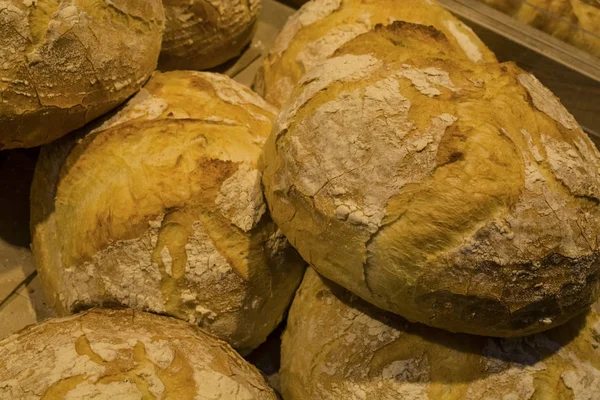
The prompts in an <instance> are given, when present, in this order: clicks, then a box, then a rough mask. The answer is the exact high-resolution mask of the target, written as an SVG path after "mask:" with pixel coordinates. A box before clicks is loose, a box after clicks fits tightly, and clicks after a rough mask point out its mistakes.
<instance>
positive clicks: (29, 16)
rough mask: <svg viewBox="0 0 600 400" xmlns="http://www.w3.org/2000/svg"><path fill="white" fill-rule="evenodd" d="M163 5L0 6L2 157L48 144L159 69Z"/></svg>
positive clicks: (41, 2)
mask: <svg viewBox="0 0 600 400" xmlns="http://www.w3.org/2000/svg"><path fill="white" fill-rule="evenodd" d="M163 27H164V12H163V7H162V4H161V2H160V0H111V1H94V0H78V1H75V0H25V1H24V0H0V150H2V149H9V148H15V147H33V146H39V145H41V144H44V143H48V142H50V141H52V140H54V139H56V138H59V137H61V136H62V135H64V134H65V133H67V132H70V131H72V130H75V129H77V128H80V127H81V126H83V125H84V124H85V123H87V122H89V121H91V120H92V119H94V118H96V117H98V116H100V115H102V114H104V113H106V112H107V111H109V110H110V109H112V108H114V107H116V106H117V105H119V104H120V103H122V102H123V101H125V100H126V99H127V98H128V97H130V96H131V95H132V94H134V93H135V92H136V91H138V90H139V88H140V87H141V86H142V85H143V84H144V82H145V81H146V80H147V79H148V78H149V76H150V74H151V73H152V71H154V69H155V68H156V63H157V60H158V55H159V52H160V41H161V36H162V30H163Z"/></svg>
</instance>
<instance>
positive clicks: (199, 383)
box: [0, 309, 277, 400]
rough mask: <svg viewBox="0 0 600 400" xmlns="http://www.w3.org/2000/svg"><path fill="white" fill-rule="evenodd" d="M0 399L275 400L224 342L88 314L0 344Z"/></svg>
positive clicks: (152, 319) (184, 327) (157, 323)
mask: <svg viewBox="0 0 600 400" xmlns="http://www.w3.org/2000/svg"><path fill="white" fill-rule="evenodd" d="M0 357H1V358H2V363H0V398H2V399H11V400H19V399H28V400H33V399H49V400H52V399H57V400H58V399H92V398H94V399H95V398H98V399H100V398H102V399H109V398H111V399H112V398H120V399H125V398H127V399H142V398H145V399H150V398H152V399H163V400H168V399H171V400H185V399H190V400H191V399H206V400H209V399H222V398H227V399H231V400H267V399H273V400H274V399H277V397H276V395H275V393H274V392H273V391H272V389H270V388H269V386H268V385H267V383H266V382H265V380H264V378H263V377H262V375H261V374H260V372H259V371H258V370H257V369H256V368H254V367H253V366H251V365H250V364H249V363H247V362H246V361H244V360H243V359H242V358H241V357H240V356H239V355H238V354H237V353H236V352H235V351H233V349H232V348H231V347H230V346H229V345H227V344H226V343H224V342H222V341H220V340H218V339H216V338H215V337H213V336H211V335H209V334H207V333H205V332H203V331H202V330H200V329H198V328H196V327H194V326H192V325H190V324H187V323H184V322H182V321H178V320H175V319H172V318H167V317H161V316H157V315H152V314H146V313H142V312H139V311H134V310H100V309H95V310H90V311H88V312H84V313H81V314H78V315H75V316H72V317H68V318H63V319H54V320H49V321H47V322H44V323H42V324H38V325H32V326H30V327H28V328H26V329H24V330H22V331H21V332H19V333H17V334H14V335H12V336H10V337H8V338H6V339H4V340H3V341H0Z"/></svg>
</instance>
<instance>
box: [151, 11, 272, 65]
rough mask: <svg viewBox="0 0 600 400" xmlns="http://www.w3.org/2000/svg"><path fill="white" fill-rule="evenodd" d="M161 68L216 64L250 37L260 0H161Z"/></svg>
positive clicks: (230, 54)
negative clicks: (164, 25)
mask: <svg viewBox="0 0 600 400" xmlns="http://www.w3.org/2000/svg"><path fill="white" fill-rule="evenodd" d="M163 3H164V5H165V15H166V18H167V23H166V28H165V34H164V38H163V42H162V51H161V54H160V60H159V68H160V69H161V70H163V71H164V70H176V69H196V70H204V69H209V68H213V67H216V66H217V65H220V64H222V63H224V62H225V61H227V60H229V59H231V58H233V57H235V56H238V55H239V54H240V53H241V51H242V49H243V48H244V46H246V45H247V44H248V42H250V39H252V34H253V33H254V28H255V25H256V21H257V18H258V13H259V11H260V0H163Z"/></svg>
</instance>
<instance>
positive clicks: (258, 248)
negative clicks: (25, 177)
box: [31, 72, 304, 352]
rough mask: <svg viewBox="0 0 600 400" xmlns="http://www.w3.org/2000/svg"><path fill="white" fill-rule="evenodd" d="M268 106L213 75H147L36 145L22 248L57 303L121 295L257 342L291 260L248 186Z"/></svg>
mask: <svg viewBox="0 0 600 400" xmlns="http://www.w3.org/2000/svg"><path fill="white" fill-rule="evenodd" d="M274 113H275V110H274V109H273V108H272V107H271V106H270V105H268V104H267V103H266V102H264V100H262V99H261V98H260V97H259V96H258V95H256V94H254V93H252V92H251V91H250V90H248V89H247V88H246V87H244V86H243V85H241V84H238V83H236V82H234V81H233V80H231V79H230V78H227V77H225V76H222V75H217V74H211V73H201V72H168V73H164V74H161V73H158V72H157V73H155V74H154V75H153V77H152V78H151V79H150V81H149V82H148V83H147V84H146V86H145V87H144V88H143V89H142V90H141V91H140V92H139V93H138V94H137V95H136V96H135V97H134V98H133V99H131V100H130V101H129V102H128V103H127V105H126V106H125V107H124V108H122V109H121V110H120V111H119V112H118V113H117V114H116V115H115V116H113V117H112V118H110V119H108V120H106V121H104V123H103V124H102V125H101V126H99V127H98V128H96V129H94V130H92V131H91V132H90V131H89V130H86V131H83V132H80V133H79V135H73V137H68V138H64V139H61V140H60V141H57V142H56V143H53V144H51V145H48V146H46V147H44V148H43V149H42V151H41V155H40V158H39V161H38V164H37V167H36V173H35V176H34V181H33V185H32V193H31V199H32V200H31V201H32V203H31V216H32V222H31V229H32V238H33V246H32V248H33V253H34V256H35V259H36V263H37V267H38V270H39V273H40V277H41V278H42V282H43V283H44V285H45V288H46V294H47V296H48V297H49V299H50V302H51V304H53V306H54V307H55V308H56V309H57V311H58V312H59V313H61V314H63V315H64V314H68V313H72V312H75V311H77V310H79V309H81V308H88V307H93V306H107V305H112V304H122V305H126V306H129V307H134V308H138V309H142V310H149V311H153V312H157V313H166V314H168V315H172V316H175V317H178V318H181V319H184V320H187V321H190V322H193V323H195V324H197V325H199V326H200V327H203V328H205V329H207V330H209V331H210V332H211V333H213V334H215V335H217V336H218V337H220V338H221V339H223V340H226V341H227V342H229V343H231V344H232V345H233V346H234V347H235V348H237V349H238V350H240V351H243V352H247V351H249V350H251V349H253V348H255V347H257V346H258V345H259V344H260V343H262V342H263V341H264V340H265V339H266V337H267V335H268V334H269V333H270V332H271V331H272V330H273V329H274V328H275V327H276V326H277V324H278V323H279V322H280V321H281V318H282V316H283V313H284V311H285V310H286V308H287V306H288V305H289V303H290V302H291V300H292V297H293V294H294V291H295V289H296V287H297V286H298V284H299V282H300V279H301V274H302V271H303V269H304V262H303V261H302V259H301V258H300V257H299V256H298V254H297V253H296V252H295V250H294V249H293V248H291V246H289V245H288V244H287V242H286V241H285V240H283V241H282V240H279V237H280V236H281V234H280V233H278V230H277V227H276V226H275V224H274V223H273V222H272V220H271V218H270V217H269V215H268V213H266V205H265V203H264V199H263V195H262V190H261V176H262V173H261V166H260V165H259V157H260V154H261V151H262V147H263V144H264V141H265V140H266V138H267V136H268V134H269V132H270V130H271V123H272V120H273V118H274Z"/></svg>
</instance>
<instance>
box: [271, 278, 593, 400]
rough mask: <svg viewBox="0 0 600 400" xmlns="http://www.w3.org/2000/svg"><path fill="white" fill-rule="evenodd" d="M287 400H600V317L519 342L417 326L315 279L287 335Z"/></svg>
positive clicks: (304, 290)
mask: <svg viewBox="0 0 600 400" xmlns="http://www.w3.org/2000/svg"><path fill="white" fill-rule="evenodd" d="M281 351H282V354H281V372H280V376H281V386H282V394H283V396H284V398H285V399H286V400H306V399H319V400H338V399H344V400H359V399H377V400H397V399H414V400H427V399H430V400H481V399H485V400H507V399H511V400H533V399H544V400H565V399H573V400H583V399H587V400H593V399H597V398H598V396H599V395H600V314H598V313H597V312H591V313H590V314H589V315H588V316H587V319H586V317H585V316H583V315H582V316H580V317H577V318H575V319H573V320H571V321H570V322H569V323H567V324H566V325H564V326H560V327H558V328H555V329H553V330H550V331H548V332H544V333H539V334H536V335H533V336H530V337H527V338H520V339H497V338H485V337H480V336H469V335H464V334H452V333H449V332H445V331H442V330H438V329H434V328H429V327H427V326H425V325H421V324H411V323H409V322H406V321H405V320H404V319H402V318H399V317H397V316H395V315H393V314H390V313H386V312H383V311H381V310H379V309H377V308H376V307H373V306H372V305H370V304H368V303H366V302H364V301H362V300H361V299H359V298H357V297H356V296H354V295H352V294H351V293H349V292H348V291H346V290H344V289H343V288H341V287H340V286H337V285H335V284H333V283H332V282H330V281H327V280H324V279H322V278H321V277H319V276H318V275H317V274H316V273H315V272H314V271H313V270H312V269H309V270H308V271H307V274H306V276H305V278H304V281H303V282H302V285H301V286H300V289H299V290H298V294H297V296H296V298H295V300H294V303H293V305H292V308H291V310H290V314H289V317H288V325H287V328H286V330H285V333H284V334H283V345H282V350H281Z"/></svg>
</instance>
